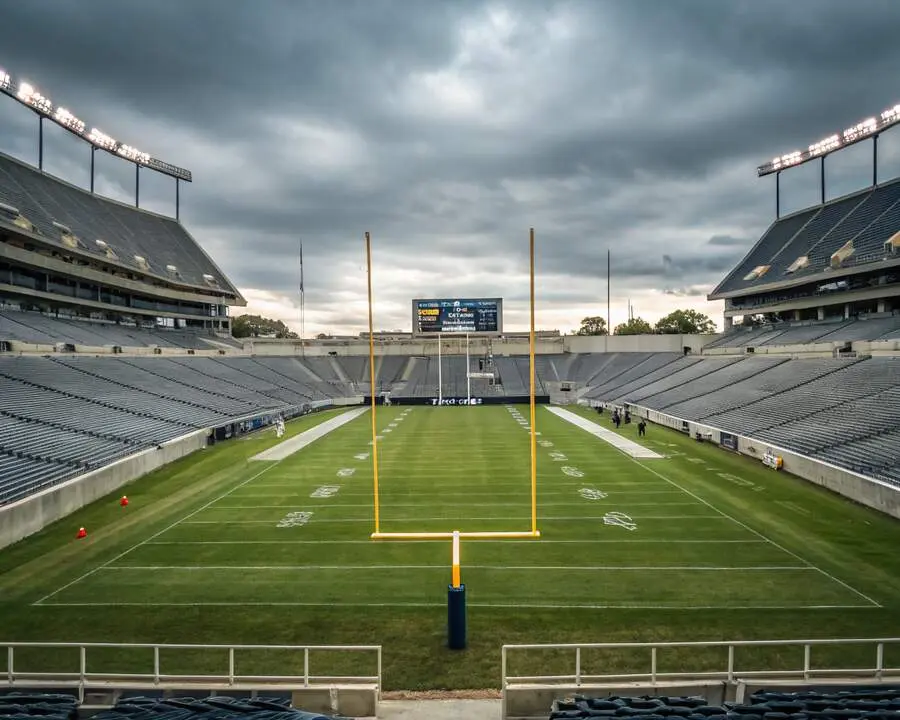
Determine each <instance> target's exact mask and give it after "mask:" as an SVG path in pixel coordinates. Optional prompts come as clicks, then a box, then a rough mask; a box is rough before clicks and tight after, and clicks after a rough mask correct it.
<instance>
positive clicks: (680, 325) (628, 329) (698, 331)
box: [575, 310, 716, 335]
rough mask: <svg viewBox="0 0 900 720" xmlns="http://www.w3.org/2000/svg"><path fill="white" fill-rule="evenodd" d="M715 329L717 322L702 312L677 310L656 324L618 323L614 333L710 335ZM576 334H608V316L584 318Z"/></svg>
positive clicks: (637, 320)
mask: <svg viewBox="0 0 900 720" xmlns="http://www.w3.org/2000/svg"><path fill="white" fill-rule="evenodd" d="M715 331H716V325H715V323H714V322H713V321H712V320H710V319H709V317H708V316H706V315H704V314H703V313H702V312H698V311H697V310H675V311H674V312H670V313H669V314H668V315H666V316H665V317H664V318H660V319H659V321H657V323H656V325H651V324H650V323H648V322H647V321H646V320H644V318H640V317H634V318H631V319H630V320H629V321H628V322H624V323H621V324H620V325H616V327H615V329H614V330H613V335H708V334H710V333H714V332H715ZM575 334H576V335H608V334H609V329H608V328H607V327H606V318H604V317H601V316H600V315H594V316H591V317H586V318H584V319H583V320H582V321H581V327H579V328H578V329H577V330H576V331H575Z"/></svg>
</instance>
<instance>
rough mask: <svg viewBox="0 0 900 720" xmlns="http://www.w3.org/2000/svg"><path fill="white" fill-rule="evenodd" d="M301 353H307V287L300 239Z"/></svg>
mask: <svg viewBox="0 0 900 720" xmlns="http://www.w3.org/2000/svg"><path fill="white" fill-rule="evenodd" d="M300 354H301V355H305V354H306V289H305V288H304V287H303V240H302V239H301V240H300Z"/></svg>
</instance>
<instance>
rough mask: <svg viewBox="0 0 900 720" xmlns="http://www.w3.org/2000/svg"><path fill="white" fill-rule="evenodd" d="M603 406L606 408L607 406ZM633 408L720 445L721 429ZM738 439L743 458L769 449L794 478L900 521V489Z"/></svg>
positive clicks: (819, 461)
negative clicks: (707, 437) (779, 458)
mask: <svg viewBox="0 0 900 720" xmlns="http://www.w3.org/2000/svg"><path fill="white" fill-rule="evenodd" d="M604 406H606V404H605V403H604ZM630 407H631V410H632V414H634V415H637V416H640V417H646V418H647V420H649V421H650V422H652V423H656V424H657V425H664V426H665V427H669V428H672V429H674V430H679V431H681V430H682V429H683V427H684V425H685V423H686V424H687V428H688V432H689V433H690V436H691V437H695V436H696V434H697V433H698V432H699V433H702V434H704V435H706V434H707V433H708V434H709V435H710V437H709V440H710V442H713V443H716V444H717V445H718V444H719V443H720V442H721V433H722V430H721V429H720V428H716V427H712V426H709V425H704V424H702V423H698V422H694V421H690V420H688V421H686V420H684V419H682V418H678V417H674V416H672V415H667V414H666V413H662V412H659V411H657V410H651V409H649V408H644V407H640V406H637V405H632V406H630ZM737 440H738V452H739V453H740V454H741V455H747V456H748V457H752V458H755V459H756V460H758V461H759V462H760V463H761V462H762V457H763V455H764V454H765V452H766V450H769V449H771V450H772V451H773V452H774V453H775V454H776V455H779V456H780V457H781V458H782V459H783V460H784V467H783V470H784V472H789V473H791V475H796V476H797V477H800V478H803V479H804V480H808V481H809V482H812V483H815V484H816V485H819V486H821V487H824V488H827V489H828V490H831V491H832V492H836V493H838V494H839V495H843V496H844V497H845V498H848V499H849V500H853V501H854V502H858V503H860V504H861V505H865V506H867V507H870V508H873V509H875V510H879V511H881V512H883V513H885V514H887V515H891V516H892V517H895V518H898V519H900V488H897V487H894V486H893V485H889V484H887V483H884V482H881V481H879V480H874V479H872V478H868V477H866V476H864V475H860V474H858V473H855V472H852V471H850V470H845V469H844V468H840V467H837V466H836V465H832V464H830V463H827V462H824V461H822V460H815V459H813V458H808V457H805V456H804V455H801V454H799V453H796V452H792V451H790V450H785V449H784V448H779V447H777V446H774V445H771V444H769V443H765V442H761V441H759V440H755V439H753V438H749V437H744V436H742V435H738V436H737ZM773 472H774V471H773Z"/></svg>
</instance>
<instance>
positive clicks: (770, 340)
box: [704, 313, 900, 349]
mask: <svg viewBox="0 0 900 720" xmlns="http://www.w3.org/2000/svg"><path fill="white" fill-rule="evenodd" d="M898 334H900V314H891V313H882V314H874V313H873V314H872V315H865V316H861V317H859V318H853V319H851V320H824V321H821V322H803V323H787V322H786V323H780V324H778V325H761V326H759V327H755V328H741V327H737V328H735V329H733V330H732V331H731V332H728V333H726V334H725V335H723V336H722V337H720V338H718V339H716V340H714V341H713V342H711V343H710V344H709V345H707V346H706V348H744V347H763V346H768V345H796V344H803V343H830V342H854V341H858V340H886V339H889V338H892V337H897V336H898ZM706 348H704V349H706Z"/></svg>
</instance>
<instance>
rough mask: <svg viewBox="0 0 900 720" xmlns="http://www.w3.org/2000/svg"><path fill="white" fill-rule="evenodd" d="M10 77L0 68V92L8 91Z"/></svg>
mask: <svg viewBox="0 0 900 720" xmlns="http://www.w3.org/2000/svg"><path fill="white" fill-rule="evenodd" d="M9 85H10V77H9V73H8V72H6V70H3V69H2V68H0V90H9Z"/></svg>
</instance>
